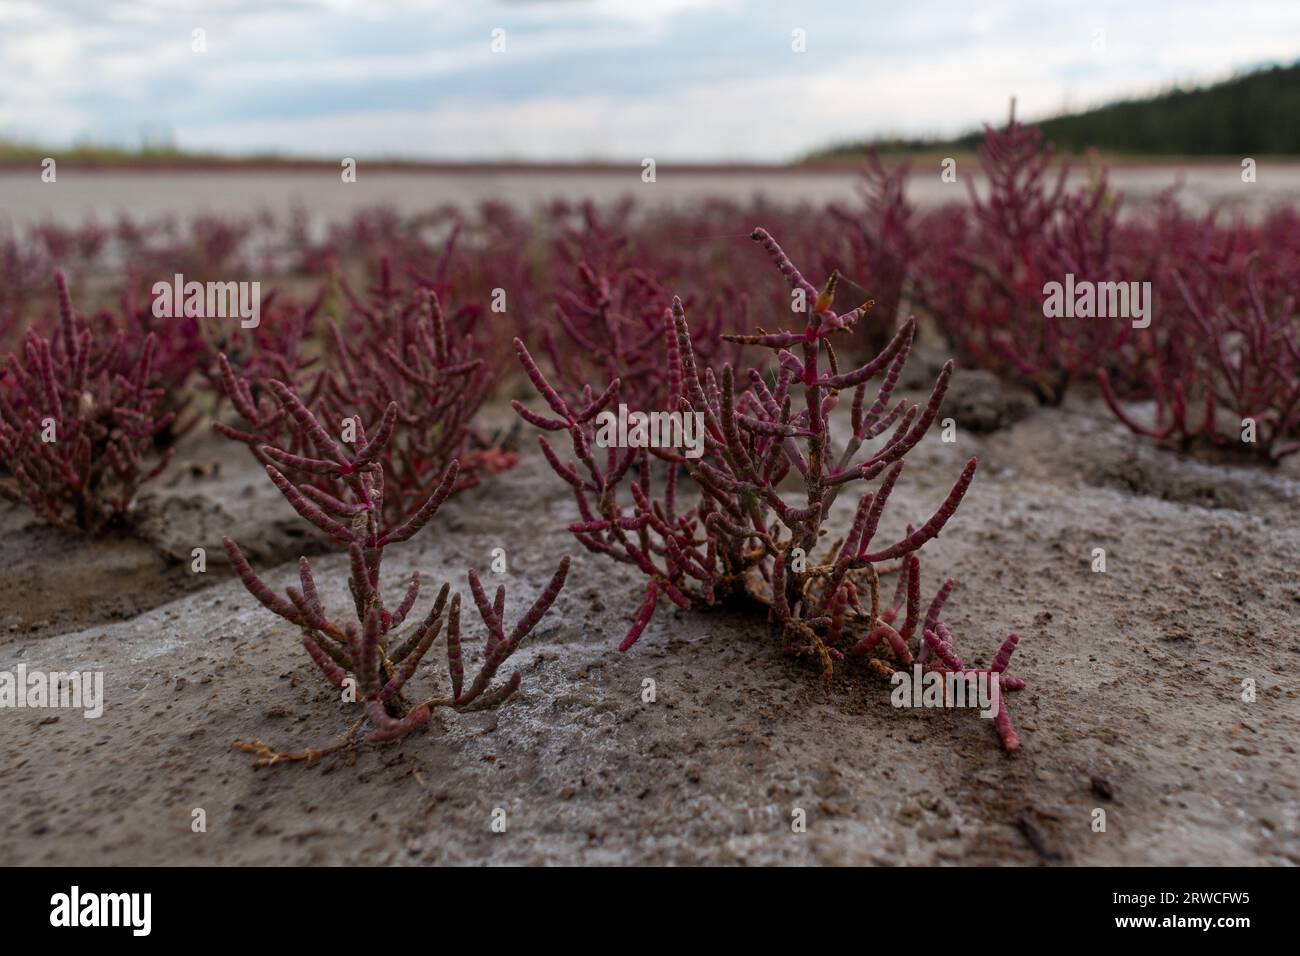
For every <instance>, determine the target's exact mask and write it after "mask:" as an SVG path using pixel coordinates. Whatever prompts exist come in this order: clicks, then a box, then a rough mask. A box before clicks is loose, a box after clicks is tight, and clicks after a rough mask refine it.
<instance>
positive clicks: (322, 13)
mask: <svg viewBox="0 0 1300 956" xmlns="http://www.w3.org/2000/svg"><path fill="white" fill-rule="evenodd" d="M197 27H201V28H203V29H204V30H205V31H206V36H207V50H206V52H204V53H195V52H194V51H193V50H192V49H191V31H192V30H193V29H195V28H197ZM496 28H502V29H504V30H505V31H506V50H505V52H504V53H494V52H493V51H492V48H491V46H490V43H491V37H492V31H493V30H494V29H496ZM795 28H798V29H801V30H803V31H805V35H806V37H807V52H806V53H795V52H794V51H793V50H792V48H791V31H792V30H794V29H795ZM1099 31H1100V32H1099ZM1297 36H1300V7H1297V5H1295V4H1294V3H1291V2H1289V0H1247V2H1244V3H1238V4H1234V5H1230V6H1229V5H1223V4H1220V3H1218V2H1210V0H1182V2H1174V0H1168V2H1159V3H1150V4H1141V5H1139V4H1132V3H1130V2H1119V0H1099V2H1096V3H1093V4H1091V5H1088V6H1080V5H1077V4H1064V3H1060V4H1057V3H1046V4H1044V3H1041V2H1032V3H1031V2H1029V0H1001V2H994V3H984V4H978V5H976V6H967V5H963V4H956V3H939V2H936V0H915V2H911V3H908V4H893V3H888V4H887V3H853V2H848V0H828V2H817V3H813V2H804V3H794V2H781V0H777V2H760V0H667V2H664V3H656V4H641V3H626V2H622V0H512V2H495V3H476V4H473V5H470V4H464V3H461V2H450V0H435V2H424V0H421V2H416V0H369V2H360V0H224V2H200V0H193V2H191V0H181V2H166V3H164V2H161V0H131V2H120V0H65V2H63V3H60V4H58V5H48V6H47V5H44V4H41V5H38V4H35V3H33V2H31V0H9V2H6V3H5V4H3V5H0V91H2V92H0V135H10V136H21V137H25V138H30V139H37V140H40V141H43V142H49V143H52V144H54V145H59V144H62V143H67V142H70V141H72V140H74V139H78V138H90V139H93V140H97V141H104V142H118V143H124V144H132V143H134V142H135V140H136V139H137V138H138V137H139V135H140V132H141V131H142V130H151V131H157V130H159V129H167V130H170V131H171V132H172V133H173V135H174V136H175V139H176V141H177V142H178V143H179V144H180V145H182V146H187V147H192V148H215V149H220V150H222V151H225V152H233V153H238V152H251V151H263V150H276V151H282V152H293V153H314V154H320V155H335V154H346V155H375V154H405V155H422V156H431V157H446V158H491V157H505V156H509V157H516V158H536V159H560V158H597V157H603V158H617V159H635V160H636V161H638V162H639V159H640V157H641V156H643V155H655V156H656V158H662V159H663V160H665V161H672V160H685V159H693V160H695V159H698V160H705V159H742V158H743V159H758V160H782V159H789V158H792V157H796V156H798V155H801V154H802V153H804V152H806V151H808V150H810V149H813V148H816V147H818V146H821V145H825V144H826V143H828V142H832V141H838V140H843V139H847V138H851V137H860V136H864V135H873V134H891V133H892V134H911V135H916V134H932V133H956V132H959V131H964V130H966V129H969V128H971V127H972V126H973V125H975V124H976V123H978V122H980V121H984V120H992V119H996V118H1000V117H1001V116H1002V115H1004V114H1005V111H1006V104H1007V101H1008V99H1009V98H1010V97H1011V96H1012V95H1015V96H1016V97H1017V100H1018V103H1019V109H1020V113H1021V115H1024V116H1029V117H1033V116H1042V115H1048V114H1051V113H1053V112H1056V111H1058V110H1059V109H1061V108H1062V107H1063V106H1066V105H1070V106H1075V107H1079V106H1085V105H1092V104H1095V103H1098V102H1102V101H1105V100H1107V99H1110V98H1114V97H1116V96H1121V95H1125V94H1129V93H1133V92H1139V93H1140V92H1147V91H1151V90H1154V89H1159V88H1161V87H1163V86H1167V85H1169V84H1171V83H1173V82H1176V81H1188V80H1197V79H1216V78H1219V77H1221V76H1223V75H1226V74H1227V73H1229V72H1230V71H1232V70H1234V69H1239V68H1241V67H1244V66H1249V65H1254V64H1257V63H1259V62H1267V61H1287V62H1289V61H1290V60H1292V59H1294V58H1295V57H1296V55H1297V53H1298V52H1300V51H1298V50H1297V49H1296V44H1295V41H1294V39H1293V38H1294V37H1297ZM1098 37H1101V39H1102V42H1101V43H1100V44H1099V43H1098Z"/></svg>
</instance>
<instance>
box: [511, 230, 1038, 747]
mask: <svg viewBox="0 0 1300 956" xmlns="http://www.w3.org/2000/svg"><path fill="white" fill-rule="evenodd" d="M752 238H753V239H754V240H755V241H756V242H758V243H759V244H760V245H761V246H762V248H763V249H764V250H765V251H766V253H767V255H768V257H769V258H770V260H771V262H772V263H773V265H775V266H776V268H777V269H778V271H779V272H780V273H781V275H782V276H783V277H784V278H785V279H786V281H787V283H788V284H789V286H790V288H791V289H792V290H793V291H794V292H795V293H797V294H798V295H797V296H796V299H802V300H803V301H804V302H806V303H807V307H806V309H805V310H804V311H803V312H802V316H803V328H801V329H796V330H791V331H784V330H779V331H771V332H769V331H766V330H763V329H759V330H758V331H757V332H755V333H743V334H727V335H724V336H723V338H724V339H726V340H728V341H730V342H733V343H735V344H738V345H742V346H748V347H758V348H764V349H767V350H769V351H770V352H772V353H773V357H774V359H775V362H774V366H773V367H772V368H763V367H751V368H749V369H748V370H747V374H745V375H744V376H743V377H742V376H738V375H737V373H736V371H735V369H734V368H733V367H732V366H731V365H730V364H724V365H723V366H722V367H721V369H720V370H719V371H715V370H714V369H713V368H711V367H708V366H704V365H702V363H701V362H700V361H699V359H698V356H697V355H696V351H695V348H694V345H693V343H692V337H691V332H690V328H689V324H688V321H687V318H686V314H685V310H684V308H683V306H682V303H681V300H680V299H674V300H673V307H672V316H671V320H672V328H671V329H666V330H665V332H666V335H665V340H666V342H667V355H666V358H665V361H664V363H663V366H662V367H663V368H664V369H665V370H666V376H667V394H668V396H669V398H670V402H669V403H668V406H669V407H668V408H667V409H661V410H659V411H657V412H655V413H653V414H658V415H663V416H665V418H664V420H668V412H670V411H674V412H677V413H680V414H684V415H688V416H696V420H697V421H699V422H700V423H701V425H702V427H703V453H702V454H701V455H700V456H699V457H691V456H688V455H685V454H683V453H682V451H681V450H679V449H673V448H665V447H662V446H660V447H654V446H641V447H626V448H619V447H617V446H616V445H614V444H607V447H605V448H604V449H603V451H602V450H598V448H599V445H600V444H601V442H600V438H601V434H600V429H599V427H598V424H599V419H600V417H601V416H602V413H603V412H605V411H606V410H607V409H608V408H609V407H610V406H611V405H613V404H616V403H617V401H618V400H619V399H620V398H621V388H622V383H621V380H620V379H617V378H615V379H614V380H613V381H611V382H610V383H609V384H608V385H607V386H606V387H605V388H604V389H602V390H601V391H600V393H599V394H597V393H596V391H595V389H593V388H592V387H591V386H587V387H585V388H584V389H583V390H582V392H581V395H580V396H579V398H578V399H577V400H576V401H570V400H568V399H566V398H565V397H564V396H562V395H561V394H560V393H559V391H557V390H556V389H555V388H554V387H553V386H552V384H551V383H550V381H548V379H547V377H546V376H545V374H544V372H543V371H542V369H541V368H540V367H539V366H538V365H537V363H536V361H535V360H534V359H533V357H532V355H531V354H530V352H529V351H528V349H527V347H526V346H525V345H524V343H523V342H521V341H516V343H515V346H516V349H517V351H518V354H519V359H520V362H521V364H522V365H523V368H524V370H525V372H526V373H527V375H528V377H529V379H530V380H531V381H532V383H533V385H534V386H535V387H536V389H537V391H538V392H539V394H540V395H541V397H542V398H543V400H544V401H545V402H546V404H547V406H548V407H549V410H550V412H549V414H543V413H537V412H534V411H532V410H530V409H528V408H527V407H526V406H524V405H523V404H522V403H520V402H516V403H515V410H516V411H517V412H518V413H519V414H520V415H521V417H523V418H524V419H525V420H526V421H528V422H530V423H531V424H533V425H534V426H536V427H538V428H539V429H541V430H542V432H543V434H542V435H540V436H539V442H540V445H541V449H542V452H543V454H544V455H545V457H546V459H547V461H548V462H549V463H550V466H551V468H552V469H553V470H554V471H555V472H556V474H557V475H559V477H560V478H562V479H563V480H564V481H565V482H566V483H568V485H569V486H570V488H571V489H572V491H573V495H574V500H575V503H576V505H577V508H578V512H579V515H580V518H581V520H580V521H578V522H575V523H573V524H572V525H570V527H569V530H570V532H571V533H572V534H573V535H574V537H575V538H576V539H577V540H578V541H579V543H581V544H582V545H583V546H584V547H585V548H587V549H588V550H589V551H591V552H593V553H596V554H600V555H604V556H605V557H607V558H610V559H613V560H615V561H619V562H622V563H625V564H629V565H631V566H633V567H635V568H637V569H638V571H640V573H641V574H642V575H644V577H645V578H646V584H645V590H644V592H643V595H642V598H641V603H640V607H639V609H638V610H637V611H636V612H635V614H634V615H633V616H632V623H631V626H630V628H629V630H628V631H627V633H626V635H625V636H624V638H623V640H622V643H621V644H620V650H627V649H629V648H630V647H631V646H632V645H633V644H634V643H635V642H636V641H637V640H638V638H639V637H640V636H641V634H642V633H643V632H644V630H645V628H646V627H647V625H648V624H649V622H650V621H651V619H652V618H653V615H654V613H655V609H656V607H657V605H658V604H659V602H660V599H661V598H662V599H665V600H667V601H669V602H671V603H673V604H675V605H677V606H678V607H680V608H683V609H687V610H689V609H692V608H701V607H707V606H711V605H717V604H726V603H731V604H740V605H750V606H756V607H759V608H762V609H764V610H765V611H766V612H767V614H768V617H769V619H770V620H771V621H773V622H774V623H775V624H776V625H778V626H779V627H780V633H781V639H782V643H783V645H784V647H785V649H786V651H787V652H788V653H790V654H793V655H815V656H816V657H817V658H818V659H820V661H821V662H822V666H823V670H824V673H825V674H827V675H828V676H829V674H830V672H831V670H832V668H833V666H834V662H836V661H839V660H843V659H844V658H845V656H846V654H849V655H857V656H861V655H863V654H866V653H867V651H869V650H871V649H872V648H874V647H876V646H877V645H881V650H882V651H884V650H885V649H886V648H887V649H888V653H889V654H890V655H891V659H892V660H893V661H894V662H896V663H900V664H904V665H910V664H911V663H912V662H913V659H914V653H913V651H912V650H911V648H910V647H909V644H908V641H909V640H914V641H915V642H916V645H917V652H918V653H922V654H924V652H925V631H924V630H922V629H920V628H919V627H918V626H917V625H918V623H919V618H918V617H917V614H916V606H915V602H909V604H908V611H909V614H908V618H907V622H906V623H905V624H904V627H903V630H902V631H901V632H898V631H894V629H893V628H891V627H890V626H889V625H888V623H886V622H885V621H884V620H883V618H882V608H881V606H880V600H879V584H880V578H881V576H882V575H883V574H885V573H896V572H898V571H899V569H900V568H907V567H909V566H911V565H916V567H918V568H919V564H918V563H917V552H918V551H919V550H920V549H921V548H922V547H923V546H924V545H925V544H926V543H927V542H928V541H930V540H931V539H933V538H935V537H936V536H937V535H938V534H939V532H940V531H941V530H942V529H943V527H944V526H945V525H946V524H947V522H948V521H949V519H951V517H952V516H953V514H954V513H955V512H956V510H957V507H958V505H959V504H960V502H961V500H962V497H963V496H964V495H965V493H966V490H967V489H968V488H969V486H970V483H971V481H972V479H973V477H974V474H975V469H976V464H977V463H976V460H975V459H973V458H972V459H971V460H970V461H969V462H967V464H966V466H965V468H964V469H963V470H962V472H961V474H960V476H959V477H958V478H957V480H956V482H955V483H954V485H953V487H952V489H951V491H950V492H949V493H948V495H947V496H946V498H945V500H944V501H943V503H942V504H941V505H940V507H939V508H938V510H937V511H936V512H935V513H934V514H933V515H931V516H930V517H929V518H928V519H927V520H925V521H924V522H923V523H922V524H921V525H920V526H919V527H911V526H909V528H908V530H907V531H906V533H905V534H904V535H903V536H902V537H900V538H899V539H898V540H897V541H894V542H892V543H889V544H886V545H883V546H880V545H876V534H877V531H878V529H879V526H880V523H881V518H882V516H883V514H884V511H885V508H886V505H887V503H888V501H889V498H890V495H891V493H892V491H893V489H894V487H895V485H896V483H897V481H898V479H899V476H900V475H901V473H902V470H903V463H904V458H905V456H906V455H907V453H908V452H909V451H910V450H911V449H913V448H914V447H916V445H917V443H918V442H919V441H920V440H921V439H922V438H923V437H924V436H925V434H926V432H927V431H928V430H929V429H930V426H931V425H932V424H933V423H934V421H935V418H936V416H937V414H938V411H939V408H940V406H941V404H942V401H943V397H944V393H945V391H946V389H947V385H948V381H949V378H950V376H951V374H952V363H951V362H950V363H948V364H947V365H946V366H945V367H944V369H943V371H942V372H941V373H940V375H939V378H938V380H937V382H936V383H935V386H934V389H933V391H932V393H931V395H930V397H929V399H928V401H927V402H926V403H925V405H924V407H922V406H919V405H916V404H913V403H909V402H908V401H906V400H905V399H899V400H897V401H894V398H893V393H894V391H895V389H896V387H897V385H898V382H899V378H900V376H901V374H902V369H903V366H904V364H905V363H906V361H907V358H908V355H909V352H910V349H911V343H912V339H913V336H914V334H915V321H914V320H911V319H908V320H907V321H906V322H904V323H903V325H902V326H901V327H900V328H899V329H898V330H897V331H896V333H895V334H894V336H893V338H892V339H891V340H890V342H889V343H888V344H887V345H886V346H885V348H884V349H883V350H882V351H881V352H880V353H879V354H878V355H876V356H875V357H874V358H872V359H871V360H870V361H867V362H866V363H864V364H862V365H859V366H857V367H854V368H851V369H847V370H842V369H841V368H840V365H839V359H838V357H837V354H836V350H835V348H834V346H833V344H832V342H833V339H834V338H835V337H837V336H838V337H841V338H845V337H847V336H849V335H850V334H851V333H852V331H853V328H854V326H855V324H856V323H857V321H858V320H859V319H860V318H861V317H862V315H863V314H864V313H865V309H863V308H857V309H853V310H851V311H848V312H846V313H844V314H840V313H838V312H836V311H835V310H834V309H833V308H832V302H833V301H834V297H835V291H836V285H837V278H836V276H835V274H834V273H832V275H831V278H830V279H829V280H828V281H827V283H826V285H825V286H824V287H823V288H822V289H820V290H819V289H818V288H816V287H815V286H813V285H812V284H811V283H810V282H808V280H807V279H805V278H804V276H803V275H802V274H801V273H800V271H799V270H798V269H797V268H796V267H795V266H794V264H793V263H792V262H791V261H790V259H789V258H788V257H787V256H786V255H785V253H784V251H783V250H782V249H781V248H780V246H779V245H777V243H776V241H775V240H774V239H773V238H772V237H771V236H770V235H769V234H768V233H767V232H766V231H765V230H763V229H758V230H755V231H754V233H753V235H752ZM877 377H880V379H881V380H880V382H879V384H878V385H877V386H876V387H875V389H874V391H872V390H871V389H870V383H871V382H872V380H873V379H876V378H877ZM842 399H847V401H848V403H849V406H850V408H849V420H850V433H849V435H848V436H847V438H846V439H845V440H844V441H843V442H842V443H837V442H836V440H835V438H834V436H833V435H832V424H831V423H832V413H833V411H834V410H835V408H836V407H837V405H839V403H840V402H841V400H842ZM651 420H652V421H653V419H651ZM545 432H555V433H558V432H564V433H566V434H567V436H568V439H569V444H570V449H571V451H572V458H571V459H570V460H568V461H565V460H563V459H561V457H560V456H559V455H558V454H557V452H556V451H555V449H554V448H553V447H552V446H551V444H550V442H548V441H547V438H546V435H545V434H544V433H545ZM882 439H883V440H882ZM878 440H880V441H878ZM656 462H658V463H659V464H660V466H661V467H659V468H658V469H656V468H655V467H654V465H655V463H656ZM656 470H658V471H661V472H662V480H661V481H656V480H655V477H654V472H655V471H656ZM876 480H879V484H878V485H877V487H876V488H875V489H874V490H873V491H868V492H865V493H864V494H862V495H861V497H860V498H859V500H858V503H857V507H856V509H855V514H854V517H853V520H852V524H851V527H850V529H849V532H848V534H847V535H846V536H844V537H843V538H841V539H840V540H839V541H837V542H835V543H834V544H832V545H831V546H830V547H829V548H826V549H825V550H824V551H822V548H823V544H824V542H823V541H822V539H823V537H825V536H826V534H827V531H826V528H825V526H826V524H827V521H828V518H829V516H830V511H831V508H832V506H833V505H834V503H835V501H836V499H837V498H838V496H839V495H840V494H841V493H844V492H846V491H850V492H851V491H852V490H853V489H855V488H858V487H861V485H863V484H866V483H869V482H872V481H876ZM789 485H792V486H793V487H794V488H797V489H798V491H797V492H795V493H794V494H796V495H797V499H796V500H793V501H791V500H787V499H788V498H789V497H790V496H791V493H788V492H785V490H784V489H785V488H786V487H787V486H789ZM624 489H626V497H624V496H623V494H622V493H623V490H624ZM873 545H876V546H875V547H873ZM819 552H820V553H819ZM888 562H895V563H894V564H893V565H889V566H887V563H888ZM909 580H910V581H911V587H912V588H913V589H914V590H915V589H916V588H919V570H915V571H912V572H911V575H910V579H909ZM950 589H951V585H948V590H950ZM944 596H946V593H945V595H944ZM941 606H942V599H939V600H938V601H937V603H936V605H935V606H934V607H933V608H932V614H931V615H930V618H929V619H928V620H927V628H926V630H928V631H930V632H931V633H932V634H933V635H935V637H936V640H939V641H940V642H942V637H941V636H940V635H942V634H943V633H946V630H945V631H939V630H938V628H940V627H941V626H942V625H941V622H940V621H939V620H938V614H939V609H940V608H941ZM882 640H884V643H883V644H881V642H882ZM1009 653H1010V652H1009V651H1008V652H1007V655H1008V656H1009ZM876 660H877V661H878V664H877V669H883V670H884V671H885V672H888V670H889V665H888V664H887V663H886V662H885V661H884V660H883V659H882V658H879V657H877V658H876ZM1002 663H1003V666H1005V661H1003V662H1002ZM1009 720H1010V718H1009V716H1008V717H1007V718H1006V721H1007V724H1006V725H1007V726H1008V727H1009V726H1010V724H1009ZM1004 741H1005V742H1006V743H1007V745H1008V748H1009V749H1014V746H1015V742H1014V732H1013V731H1012V732H1011V734H1010V736H1008V735H1007V734H1004Z"/></svg>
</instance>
